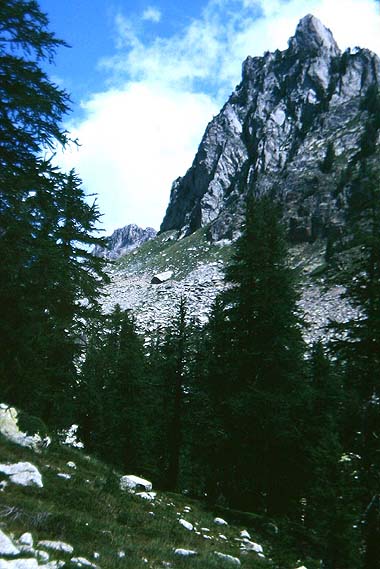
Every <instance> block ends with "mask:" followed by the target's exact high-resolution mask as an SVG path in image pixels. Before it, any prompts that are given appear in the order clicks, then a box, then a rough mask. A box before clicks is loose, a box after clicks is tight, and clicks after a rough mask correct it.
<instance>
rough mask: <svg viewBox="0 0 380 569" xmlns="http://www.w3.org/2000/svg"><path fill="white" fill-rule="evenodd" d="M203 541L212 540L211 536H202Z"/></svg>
mask: <svg viewBox="0 0 380 569" xmlns="http://www.w3.org/2000/svg"><path fill="white" fill-rule="evenodd" d="M202 537H203V539H212V537H211V535H203V536H202Z"/></svg>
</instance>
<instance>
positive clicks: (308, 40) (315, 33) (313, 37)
mask: <svg viewBox="0 0 380 569" xmlns="http://www.w3.org/2000/svg"><path fill="white" fill-rule="evenodd" d="M289 47H290V48H292V49H296V50H298V51H301V50H302V51H305V52H309V53H310V52H314V53H315V54H318V53H321V52H322V53H327V54H329V55H333V56H336V55H339V54H340V50H339V47H338V45H337V43H336V41H335V39H334V37H333V35H332V32H331V31H330V30H329V29H328V28H326V27H325V26H324V25H323V24H322V22H321V21H320V20H318V18H316V17H315V16H313V15H312V14H307V15H306V16H305V17H304V18H302V20H300V22H299V24H298V26H297V29H296V33H295V35H294V36H293V37H292V38H290V40H289Z"/></svg>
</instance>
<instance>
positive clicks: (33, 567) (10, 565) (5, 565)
mask: <svg viewBox="0 0 380 569" xmlns="http://www.w3.org/2000/svg"><path fill="white" fill-rule="evenodd" d="M38 567H39V565H38V563H37V560H36V559H34V558H30V559H11V560H10V561H5V559H0V569H38ZM44 567H46V565H45V566H44Z"/></svg>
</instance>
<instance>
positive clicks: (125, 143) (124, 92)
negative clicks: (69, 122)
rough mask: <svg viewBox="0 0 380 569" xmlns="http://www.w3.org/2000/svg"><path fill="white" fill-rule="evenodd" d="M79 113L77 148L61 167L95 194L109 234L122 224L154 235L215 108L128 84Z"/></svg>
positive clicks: (203, 100)
mask: <svg viewBox="0 0 380 569" xmlns="http://www.w3.org/2000/svg"><path fill="white" fill-rule="evenodd" d="M84 110H85V111H86V119H85V120H84V121H82V122H81V123H80V124H79V125H78V126H77V127H76V128H75V127H72V128H71V132H72V134H73V136H74V137H75V136H76V137H78V138H79V140H80V143H81V146H80V147H79V148H78V149H76V148H72V149H71V150H67V151H65V153H64V154H63V156H61V157H60V161H63V162H64V164H65V166H66V168H71V167H74V168H75V169H76V170H77V171H78V172H79V174H80V176H81V177H82V179H83V181H84V184H85V187H86V189H87V190H89V191H91V193H96V194H98V203H99V206H100V209H101V211H102V212H103V214H104V218H105V219H104V222H105V227H106V229H107V231H108V232H109V231H112V230H113V229H116V228H117V227H122V226H123V225H126V224H127V223H137V224H139V225H142V226H144V227H145V226H147V225H150V226H153V227H155V228H157V229H158V226H159V224H160V221H161V220H162V217H163V214H164V212H165V209H166V206H167V202H168V197H169V190H170V187H171V183H172V181H173V179H174V178H175V177H177V176H180V175H182V174H183V172H185V171H186V169H187V168H188V166H189V165H190V164H191V162H192V159H193V157H194V149H195V148H196V147H197V145H198V143H199V140H200V138H201V136H202V132H203V129H204V125H206V124H207V121H208V120H209V119H210V117H211V116H212V114H213V113H216V112H217V105H216V104H215V103H214V102H213V101H212V99H211V98H210V97H208V96H206V95H202V94H196V95H193V94H189V93H186V92H179V91H174V90H172V89H170V88H164V87H163V86H162V85H160V84H148V83H130V84H128V85H125V86H124V88H123V89H120V90H116V89H114V90H110V91H107V92H104V93H99V94H97V95H94V96H93V97H92V99H90V100H89V101H87V102H86V103H85V104H84ZM185 133H186V134H185Z"/></svg>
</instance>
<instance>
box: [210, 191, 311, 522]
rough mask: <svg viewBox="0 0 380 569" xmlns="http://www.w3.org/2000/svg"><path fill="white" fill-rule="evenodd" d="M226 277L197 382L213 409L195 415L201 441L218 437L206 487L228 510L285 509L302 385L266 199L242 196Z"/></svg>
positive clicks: (299, 444) (283, 263) (294, 493)
mask: <svg viewBox="0 0 380 569" xmlns="http://www.w3.org/2000/svg"><path fill="white" fill-rule="evenodd" d="M226 280H227V282H228V283H229V285H230V287H229V289H228V291H227V292H226V293H225V294H223V296H222V299H221V300H220V301H219V302H218V303H217V304H216V306H215V307H214V313H213V316H212V318H211V321H210V325H209V327H208V341H209V342H210V346H208V347H207V350H208V354H209V355H208V362H207V367H206V369H207V371H206V376H205V379H204V385H203V386H202V387H201V389H202V390H203V391H204V392H205V393H206V394H207V395H206V396H207V399H208V401H209V404H210V406H211V409H212V412H210V413H209V415H208V416H207V414H205V419H204V420H205V421H206V423H207V422H208V425H209V433H208V436H211V439H210V441H209V445H210V447H211V446H214V445H213V443H214V441H217V444H216V445H215V447H214V451H211V456H212V457H213V458H214V460H215V463H216V464H215V465H214V464H213V470H212V473H213V475H214V479H213V480H210V481H209V484H208V486H209V487H210V486H212V485H213V486H214V488H213V489H212V490H210V488H209V492H211V494H212V495H218V494H219V493H220V492H222V493H223V496H224V497H225V498H226V499H227V501H228V503H230V504H233V505H234V506H235V507H240V508H247V507H248V508H250V509H253V510H254V511H256V512H269V513H270V514H279V513H284V512H287V513H288V514H289V515H290V514H291V512H292V510H293V511H296V510H297V509H298V503H299V499H300V498H301V496H302V492H303V489H304V482H305V474H306V465H305V464H304V460H303V454H302V453H303V441H302V435H301V433H302V424H303V418H302V417H303V410H304V409H305V405H306V402H307V397H308V395H307V391H308V389H307V382H306V378H305V374H304V360H303V354H304V344H303V340H302V333H301V324H302V321H301V318H300V315H299V314H298V311H297V306H296V302H297V298H298V294H297V291H296V288H295V275H294V271H293V270H292V269H290V267H289V266H288V263H287V257H286V246H285V238H284V231H283V228H282V226H281V222H280V217H279V211H278V208H277V206H276V205H274V204H273V202H272V201H271V199H270V198H269V197H263V198H260V199H256V198H252V199H251V201H250V202H249V205H248V209H247V218H246V224H245V228H244V232H243V235H242V237H241V238H240V239H239V241H238V242H237V245H236V253H235V256H234V257H233V260H232V263H231V265H230V267H229V268H228V270H227V274H226ZM211 414H212V415H211ZM218 462H219V463H220V462H221V464H219V465H217V463H218ZM211 476H212V475H211ZM218 486H219V489H218V488H217V487H218ZM220 488H222V490H220Z"/></svg>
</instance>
